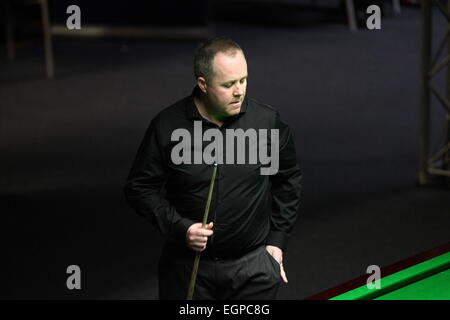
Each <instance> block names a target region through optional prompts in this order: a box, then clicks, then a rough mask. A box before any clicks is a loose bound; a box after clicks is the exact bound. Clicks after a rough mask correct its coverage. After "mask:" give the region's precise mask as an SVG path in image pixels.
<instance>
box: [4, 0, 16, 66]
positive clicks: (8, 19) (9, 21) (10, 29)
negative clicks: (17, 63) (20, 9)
mask: <svg viewBox="0 0 450 320" xmlns="http://www.w3.org/2000/svg"><path fill="white" fill-rule="evenodd" d="M3 10H4V13H5V40H6V57H7V58H8V60H14V57H15V50H14V23H13V15H12V9H11V1H10V0H5V1H3Z"/></svg>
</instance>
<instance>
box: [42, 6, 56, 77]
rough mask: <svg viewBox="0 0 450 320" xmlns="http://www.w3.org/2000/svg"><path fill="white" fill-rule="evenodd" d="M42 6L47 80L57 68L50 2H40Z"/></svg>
mask: <svg viewBox="0 0 450 320" xmlns="http://www.w3.org/2000/svg"><path fill="white" fill-rule="evenodd" d="M39 4H40V6H41V16H42V30H43V33H44V50H45V67H46V71H47V78H49V79H51V78H53V77H54V75H55V68H54V63H53V46H52V36H51V32H50V31H51V29H50V16H49V13H48V1H47V0H39Z"/></svg>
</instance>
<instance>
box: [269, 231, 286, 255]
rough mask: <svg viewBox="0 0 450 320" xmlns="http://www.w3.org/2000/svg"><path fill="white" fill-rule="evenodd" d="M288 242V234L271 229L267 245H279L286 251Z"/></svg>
mask: <svg viewBox="0 0 450 320" xmlns="http://www.w3.org/2000/svg"><path fill="white" fill-rule="evenodd" d="M287 242H288V236H287V235H286V234H285V233H283V232H280V231H270V233H269V236H268V237H267V241H266V245H268V246H275V247H278V248H280V249H281V250H283V252H284V251H286V247H287Z"/></svg>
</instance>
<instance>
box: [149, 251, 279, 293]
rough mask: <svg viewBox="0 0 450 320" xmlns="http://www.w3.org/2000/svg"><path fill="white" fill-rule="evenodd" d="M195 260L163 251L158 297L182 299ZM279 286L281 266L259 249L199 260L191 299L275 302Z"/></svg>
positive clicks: (267, 253)
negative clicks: (237, 256) (236, 256)
mask: <svg viewBox="0 0 450 320" xmlns="http://www.w3.org/2000/svg"><path fill="white" fill-rule="evenodd" d="M193 264H194V259H186V258H184V257H177V256H176V255H172V254H171V253H168V252H163V254H162V256H161V259H160V262H159V266H158V276H159V298H160V299H161V300H183V299H186V297H187V291H188V287H189V282H190V278H191V273H192V266H193ZM280 283H281V277H280V265H279V264H278V262H277V261H276V260H275V259H274V258H273V257H272V256H271V255H270V253H269V252H267V250H266V248H265V246H261V247H259V248H257V249H256V250H253V251H251V252H249V253H247V254H245V255H243V256H242V257H239V258H237V259H228V260H215V259H212V258H204V259H201V260H200V264H199V269H198V273H197V281H196V286H195V290H194V296H193V299H194V300H274V299H276V296H277V292H278V288H279V286H280Z"/></svg>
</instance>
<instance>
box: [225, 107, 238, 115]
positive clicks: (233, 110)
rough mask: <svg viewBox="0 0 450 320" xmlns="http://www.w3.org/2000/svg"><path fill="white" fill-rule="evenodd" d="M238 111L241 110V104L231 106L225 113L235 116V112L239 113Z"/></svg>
mask: <svg viewBox="0 0 450 320" xmlns="http://www.w3.org/2000/svg"><path fill="white" fill-rule="evenodd" d="M239 112H241V106H240V105H238V106H235V107H233V106H232V107H231V108H230V109H228V110H227V115H228V116H235V115H237V114H239Z"/></svg>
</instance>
